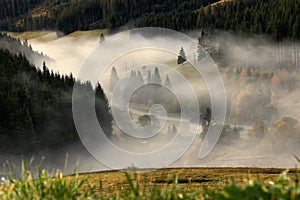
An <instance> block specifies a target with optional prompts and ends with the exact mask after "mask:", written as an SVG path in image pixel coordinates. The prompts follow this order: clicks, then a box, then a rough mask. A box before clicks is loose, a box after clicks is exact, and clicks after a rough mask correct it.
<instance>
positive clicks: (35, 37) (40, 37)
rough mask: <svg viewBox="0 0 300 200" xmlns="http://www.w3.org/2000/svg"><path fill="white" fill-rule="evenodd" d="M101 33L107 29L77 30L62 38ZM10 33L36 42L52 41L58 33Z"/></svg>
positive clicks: (91, 36)
mask: <svg viewBox="0 0 300 200" xmlns="http://www.w3.org/2000/svg"><path fill="white" fill-rule="evenodd" d="M100 33H104V35H106V34H107V30H106V29H97V30H90V31H75V32H73V33H71V34H69V35H65V36H63V37H62V38H64V37H65V38H68V39H75V40H77V39H78V40H80V39H85V38H96V37H99V36H100ZM7 34H8V35H10V36H11V37H14V38H19V39H21V40H25V39H27V40H32V41H35V42H51V41H55V40H57V39H58V38H57V34H56V32H55V31H26V32H22V33H18V32H8V33H7Z"/></svg>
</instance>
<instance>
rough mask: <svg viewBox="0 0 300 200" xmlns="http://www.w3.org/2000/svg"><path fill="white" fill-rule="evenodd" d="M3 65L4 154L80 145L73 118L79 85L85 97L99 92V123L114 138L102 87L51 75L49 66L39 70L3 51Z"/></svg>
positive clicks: (0, 144)
mask: <svg viewBox="0 0 300 200" xmlns="http://www.w3.org/2000/svg"><path fill="white" fill-rule="evenodd" d="M0 61H1V62H0V105H1V106H0V138H1V140H0V152H5V153H8V152H10V153H18V154H19V153H24V154H26V153H28V152H32V151H35V150H41V149H44V148H53V147H56V148H57V147H61V146H63V145H65V144H70V143H74V142H78V141H79V140H78V136H77V132H76V129H75V125H74V122H73V116H72V89H73V85H74V84H75V83H76V84H81V86H82V87H81V88H83V89H84V90H83V95H86V94H87V93H88V94H93V93H94V92H96V112H97V116H98V118H99V122H100V124H101V125H102V127H103V128H104V130H105V132H106V133H107V135H108V136H109V135H110V134H111V130H112V129H111V121H112V117H111V114H110V111H109V107H108V102H107V99H106V97H105V94H104V92H103V90H102V88H101V86H100V85H98V86H97V87H96V88H95V89H93V87H92V86H91V84H90V83H80V82H78V81H76V82H75V79H74V78H73V76H72V75H69V76H61V75H60V74H57V73H53V72H52V71H49V70H48V69H47V66H46V64H44V66H43V69H42V70H40V69H37V68H36V67H34V66H33V65H31V64H30V63H29V61H28V60H27V59H26V58H25V56H23V55H15V54H11V53H10V52H9V51H8V50H3V49H0ZM95 90H96V91H95ZM82 98H85V97H82ZM97 99H98V100H97Z"/></svg>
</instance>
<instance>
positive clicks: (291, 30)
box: [0, 0, 300, 41]
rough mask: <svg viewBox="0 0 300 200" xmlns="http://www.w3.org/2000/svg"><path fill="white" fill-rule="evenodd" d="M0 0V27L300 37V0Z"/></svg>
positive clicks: (5, 28) (68, 31)
mask: <svg viewBox="0 0 300 200" xmlns="http://www.w3.org/2000/svg"><path fill="white" fill-rule="evenodd" d="M215 2H217V0H202V1H196V0H192V1H187V0H175V1H172V0H160V1H159V0H151V1H146V0H113V1H111V0H86V1H80V0H64V1H45V0H35V1H34V0H27V1H22V0H9V1H8V0H0V5H1V6H0V7H1V9H0V20H1V21H0V30H10V31H26V30H38V29H52V30H57V31H61V32H63V33H64V34H68V33H71V32H73V31H76V30H90V29H96V28H106V29H109V30H111V31H113V30H116V29H118V28H120V27H121V26H123V25H128V26H131V27H148V26H154V27H164V28H170V29H174V30H179V31H185V30H194V29H196V28H198V29H199V28H200V29H203V28H204V29H222V30H228V31H235V32H242V33H246V34H249V33H250V34H253V33H254V34H268V35H270V36H272V38H273V39H274V40H276V41H280V40H282V39H283V38H291V39H295V40H299V39H300V25H299V24H300V11H299V10H300V3H299V1H295V0H280V1H279V0H235V1H230V2H226V3H223V4H217V5H214V6H211V4H213V3H215Z"/></svg>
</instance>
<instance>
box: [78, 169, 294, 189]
mask: <svg viewBox="0 0 300 200" xmlns="http://www.w3.org/2000/svg"><path fill="white" fill-rule="evenodd" d="M283 171H284V169H276V168H180V169H161V170H157V171H149V172H138V173H137V176H136V177H135V176H134V174H130V175H131V178H132V179H133V180H135V181H137V182H138V183H139V184H140V185H141V186H144V185H147V186H149V185H155V184H156V185H158V186H159V187H161V188H170V187H171V185H172V182H173V179H174V177H178V180H177V182H178V185H177V186H178V187H179V189H180V190H182V191H183V192H192V191H195V190H201V189H203V187H206V188H216V187H217V186H220V187H221V186H224V185H225V184H229V183H230V181H231V180H233V179H234V180H235V182H236V183H238V184H242V185H243V184H247V183H248V181H249V180H252V181H261V182H263V183H265V184H268V183H269V182H271V181H272V182H275V181H276V180H277V179H278V175H279V174H280V173H281V172H283ZM296 173H297V170H295V169H293V170H290V174H291V176H292V177H293V176H294V177H295V174H296ZM85 176H88V177H89V178H88V179H87V182H86V186H87V185H94V186H95V185H96V186H97V185H98V186H99V180H101V181H102V192H103V193H104V194H120V193H124V192H126V191H127V190H128V188H129V187H130V186H129V184H128V181H127V179H126V176H125V173H124V172H121V171H108V172H98V173H89V174H82V175H81V177H85ZM98 189H99V187H98ZM98 192H100V190H98Z"/></svg>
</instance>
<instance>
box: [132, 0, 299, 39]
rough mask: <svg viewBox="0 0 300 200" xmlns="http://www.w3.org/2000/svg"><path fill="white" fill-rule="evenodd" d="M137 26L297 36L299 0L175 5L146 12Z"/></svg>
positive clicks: (252, 0) (297, 37)
mask: <svg viewBox="0 0 300 200" xmlns="http://www.w3.org/2000/svg"><path fill="white" fill-rule="evenodd" d="M135 25H136V26H137V27H143V26H162V27H166V28H171V29H175V30H193V29H195V28H200V29H203V28H206V29H222V30H228V31H237V32H242V33H246V34H248V33H250V34H253V33H254V34H268V35H271V36H272V38H273V39H275V40H276V41H281V40H282V39H283V38H292V39H296V40H299V39H300V2H299V1H294V0H281V1H278V0H235V1H230V2H226V3H222V4H217V5H215V6H211V5H209V6H207V7H203V8H200V9H199V10H197V11H193V12H190V11H189V10H180V9H174V10H171V11H169V12H161V13H155V12H151V13H147V14H145V15H143V16H142V17H140V18H138V19H137V20H136V23H135Z"/></svg>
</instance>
